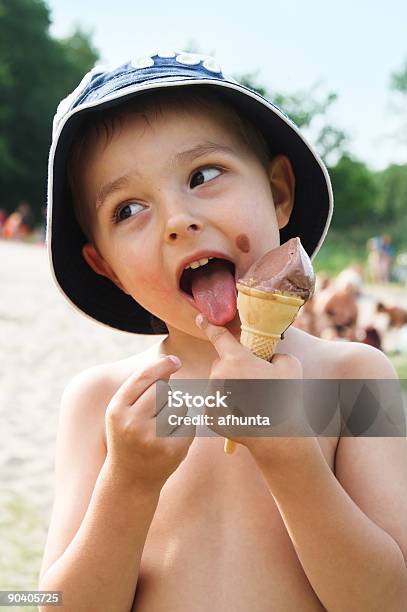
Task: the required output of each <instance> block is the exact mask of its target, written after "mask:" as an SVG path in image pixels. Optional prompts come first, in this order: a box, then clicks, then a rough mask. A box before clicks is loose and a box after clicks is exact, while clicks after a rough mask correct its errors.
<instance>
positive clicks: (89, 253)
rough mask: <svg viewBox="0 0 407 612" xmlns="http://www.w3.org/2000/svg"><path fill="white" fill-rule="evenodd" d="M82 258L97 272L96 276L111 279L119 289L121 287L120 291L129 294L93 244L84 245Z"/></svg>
mask: <svg viewBox="0 0 407 612" xmlns="http://www.w3.org/2000/svg"><path fill="white" fill-rule="evenodd" d="M82 257H83V258H84V260H85V261H86V263H87V264H88V266H89V267H91V268H92V270H93V271H94V272H96V274H100V275H101V276H106V278H108V279H110V280H111V281H112V282H113V283H114V284H115V285H117V287H119V289H121V290H122V291H124V293H127V291H125V289H124V287H123V285H122V284H121V282H120V280H119V279H118V278H117V276H116V274H115V273H114V271H113V269H112V268H111V267H110V266H109V264H108V263H107V262H106V261H105V260H104V259H103V257H102V256H101V255H100V253H99V251H98V250H97V249H96V248H95V247H94V246H93V244H90V243H89V242H87V243H86V244H84V245H83V247H82Z"/></svg>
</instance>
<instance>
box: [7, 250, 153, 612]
mask: <svg viewBox="0 0 407 612" xmlns="http://www.w3.org/2000/svg"><path fill="white" fill-rule="evenodd" d="M0 262H1V266H0V287H1V290H0V338H1V351H0V517H1V518H0V550H1V553H0V589H3V590H4V589H13V588H14V589H33V588H37V585H36V581H37V574H38V571H39V566H40V562H41V555H42V550H43V547H44V543H45V537H46V531H47V528H48V523H49V518H50V513H51V508H52V500H53V490H54V474H53V461H54V451H55V438H56V431H57V424H58V412H59V403H60V398H61V394H62V391H63V389H64V387H65V386H66V384H67V383H68V382H69V380H70V379H71V378H72V377H73V376H74V375H75V374H76V373H78V372H80V371H82V370H83V369H84V368H87V367H90V366H93V365H96V364H98V363H103V362H107V361H111V360H115V359H121V358H124V357H127V356H129V355H132V354H136V353H139V352H140V351H142V350H144V348H147V347H148V346H151V345H152V344H155V343H156V342H157V341H159V340H160V338H161V337H160V336H152V337H151V336H134V335H133V334H127V333H124V332H119V331H114V330H110V329H109V328H106V327H103V326H101V325H99V324H97V323H94V322H92V321H91V320H88V319H87V318H85V317H83V316H81V315H80V314H79V313H78V312H77V311H75V310H74V309H73V308H72V307H71V306H70V305H69V304H68V302H67V301H66V300H65V299H64V298H63V297H62V295H61V294H60V293H59V291H58V290H57V289H56V287H55V285H54V284H53V281H52V278H51V274H50V272H49V267H48V260H47V254H46V249H45V248H44V246H42V245H41V244H38V245H36V244H34V245H32V244H26V243H17V242H5V241H1V240H0ZM2 609H4V608H2ZM21 609H22V610H25V611H27V610H28V609H29V608H28V607H24V608H21ZM33 609H35V608H33ZM13 610H16V608H13Z"/></svg>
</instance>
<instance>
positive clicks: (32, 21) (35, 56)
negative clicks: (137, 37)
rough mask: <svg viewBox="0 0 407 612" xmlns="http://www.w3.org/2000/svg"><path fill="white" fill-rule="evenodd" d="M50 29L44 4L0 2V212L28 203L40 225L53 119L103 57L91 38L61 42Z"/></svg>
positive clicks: (24, 0)
mask: <svg viewBox="0 0 407 612" xmlns="http://www.w3.org/2000/svg"><path fill="white" fill-rule="evenodd" d="M49 25H50V15H49V9H48V8H47V6H46V5H45V3H44V1H43V0H0V90H1V99H0V162H1V163H0V188H1V193H2V199H1V203H0V206H1V207H2V208H5V209H6V210H9V211H10V210H12V209H14V208H15V206H16V204H17V203H18V202H19V201H20V200H22V199H25V200H28V201H29V202H30V203H31V204H32V206H33V209H34V211H35V213H36V217H37V219H39V217H40V209H41V207H42V206H43V205H44V204H45V199H46V175H47V158H48V150H49V145H50V141H51V127H52V117H53V115H54V114H55V111H56V107H57V105H58V102H59V101H60V100H61V99H62V98H63V97H65V96H66V95H67V94H68V93H69V91H71V90H72V89H73V88H74V87H75V86H76V85H77V84H78V82H79V81H80V79H81V78H82V76H83V74H84V73H85V72H86V71H88V70H89V69H90V68H91V67H92V65H93V64H94V63H95V60H96V59H97V57H98V53H97V51H96V50H95V49H94V48H93V47H92V45H91V43H90V40H89V35H88V34H87V33H85V32H83V31H81V30H79V29H77V30H76V31H75V32H74V33H73V34H72V35H71V36H70V37H68V38H65V39H64V40H57V39H54V38H52V37H51V36H50V34H49Z"/></svg>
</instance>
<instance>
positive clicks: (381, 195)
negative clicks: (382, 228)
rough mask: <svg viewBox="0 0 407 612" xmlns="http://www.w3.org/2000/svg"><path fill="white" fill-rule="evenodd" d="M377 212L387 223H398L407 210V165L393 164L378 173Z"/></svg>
mask: <svg viewBox="0 0 407 612" xmlns="http://www.w3.org/2000/svg"><path fill="white" fill-rule="evenodd" d="M376 184H377V189H378V198H377V210H378V212H379V214H380V216H381V217H382V218H383V220H385V221H396V220H397V219H399V218H403V217H405V215H406V210H407V165H397V164H392V165H391V166H389V167H388V168H386V169H385V170H382V171H381V172H377V173H376Z"/></svg>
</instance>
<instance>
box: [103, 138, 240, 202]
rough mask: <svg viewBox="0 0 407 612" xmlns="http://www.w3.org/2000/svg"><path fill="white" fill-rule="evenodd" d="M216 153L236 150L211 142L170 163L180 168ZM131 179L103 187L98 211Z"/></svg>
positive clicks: (120, 177) (177, 156)
mask: <svg viewBox="0 0 407 612" xmlns="http://www.w3.org/2000/svg"><path fill="white" fill-rule="evenodd" d="M214 152H222V153H229V154H233V153H234V150H233V149H232V147H229V146H228V145H224V144H220V143H215V142H210V141H207V142H201V143H199V144H197V145H195V146H194V147H192V149H188V150H187V151H182V152H181V153H177V154H176V155H174V157H173V158H172V159H171V161H170V165H171V167H175V166H179V165H181V164H185V163H187V162H191V161H193V160H195V159H198V158H199V157H203V156H204V155H208V153H214ZM133 174H138V172H137V171H136V170H134V171H133ZM130 179H131V174H123V175H122V176H119V177H118V178H117V179H114V180H113V181H109V182H108V183H105V184H104V185H102V187H101V188H100V189H99V191H98V194H97V196H96V202H95V204H96V210H97V209H98V208H100V207H101V206H102V205H103V203H104V201H105V200H106V198H107V197H108V196H109V195H111V194H112V193H114V192H115V191H119V190H120V189H122V188H123V187H126V186H127V185H128V184H129V182H130Z"/></svg>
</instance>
